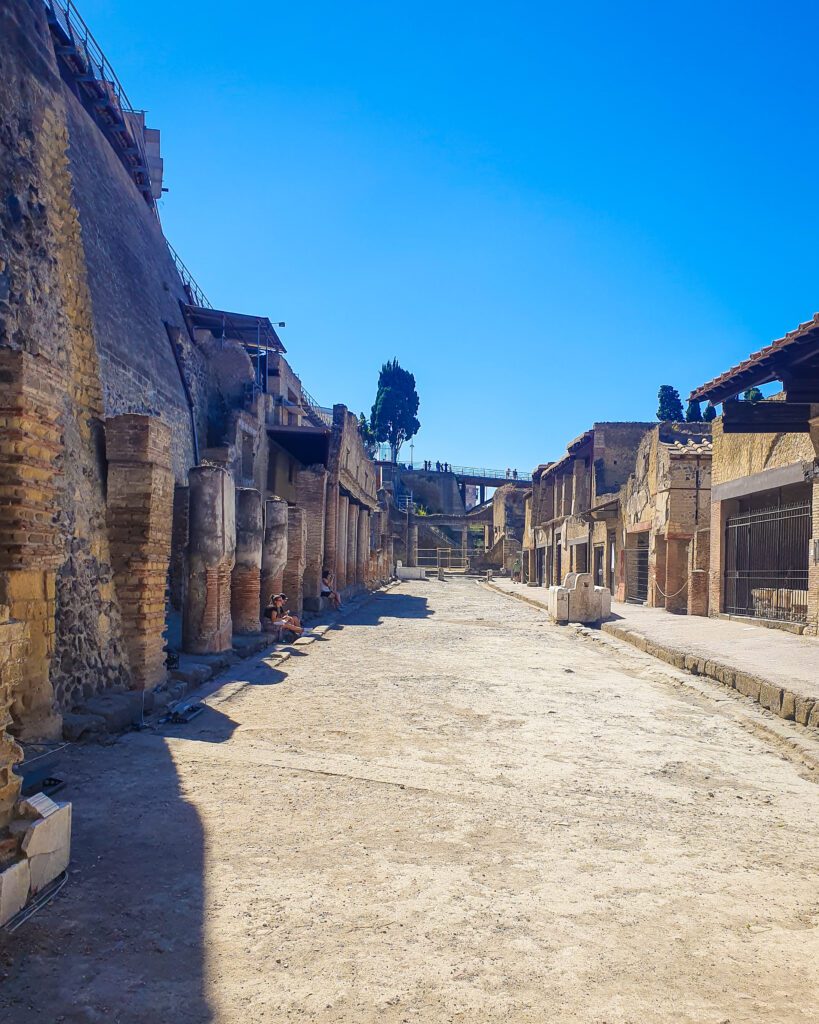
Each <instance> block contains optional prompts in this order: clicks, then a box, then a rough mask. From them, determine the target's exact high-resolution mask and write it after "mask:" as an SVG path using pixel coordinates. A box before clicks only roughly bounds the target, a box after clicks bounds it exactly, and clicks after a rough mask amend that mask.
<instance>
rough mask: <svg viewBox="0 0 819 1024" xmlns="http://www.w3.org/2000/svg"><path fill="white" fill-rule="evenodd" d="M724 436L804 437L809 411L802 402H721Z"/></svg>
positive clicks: (807, 429)
mask: <svg viewBox="0 0 819 1024" xmlns="http://www.w3.org/2000/svg"><path fill="white" fill-rule="evenodd" d="M722 408H723V417H722V430H723V433H725V434H807V433H808V432H809V430H810V423H809V421H810V413H811V407H810V405H809V404H808V403H805V402H725V403H724V404H723V407H722Z"/></svg>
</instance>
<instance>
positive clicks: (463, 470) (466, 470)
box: [382, 460, 532, 483]
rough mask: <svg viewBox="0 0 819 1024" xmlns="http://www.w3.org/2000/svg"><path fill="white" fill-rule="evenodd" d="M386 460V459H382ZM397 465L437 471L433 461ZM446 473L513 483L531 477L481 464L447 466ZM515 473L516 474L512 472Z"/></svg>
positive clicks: (515, 471) (515, 470) (517, 471)
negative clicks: (427, 464) (430, 465)
mask: <svg viewBox="0 0 819 1024" xmlns="http://www.w3.org/2000/svg"><path fill="white" fill-rule="evenodd" d="M382 461H386V460H382ZM397 465H398V466H399V468H401V469H412V470H413V471H415V470H419V471H420V472H422V473H423V472H427V473H437V472H443V471H442V470H441V471H439V470H438V469H436V467H435V463H434V462H433V463H432V468H431V469H427V467H426V466H425V465H424V463H423V462H413V463H409V462H401V461H400V460H399V461H398V463H397ZM447 472H448V473H452V474H453V475H454V476H480V477H484V478H486V479H490V480H498V481H500V482H501V483H507V482H508V483H515V482H516V481H517V482H519V481H521V480H523V481H527V480H531V479H532V474H531V473H522V472H521V471H520V470H518V469H510V470H509V476H507V475H506V470H505V469H487V468H486V467H483V466H451V465H450V466H449V468H448V469H447ZM515 473H517V476H515V475H514V474H515Z"/></svg>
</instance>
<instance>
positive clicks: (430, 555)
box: [418, 548, 469, 572]
mask: <svg viewBox="0 0 819 1024" xmlns="http://www.w3.org/2000/svg"><path fill="white" fill-rule="evenodd" d="M418 565H419V566H420V567H421V568H422V569H450V570H452V571H454V572H465V571H466V570H467V569H468V568H469V556H468V555H467V554H465V553H464V551H463V550H462V549H460V548H454V549H453V548H418Z"/></svg>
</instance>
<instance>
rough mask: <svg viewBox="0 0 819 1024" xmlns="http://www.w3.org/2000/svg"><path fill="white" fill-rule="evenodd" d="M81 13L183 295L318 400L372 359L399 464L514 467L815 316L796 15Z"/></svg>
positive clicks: (506, 9) (640, 410)
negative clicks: (276, 348)
mask: <svg viewBox="0 0 819 1024" xmlns="http://www.w3.org/2000/svg"><path fill="white" fill-rule="evenodd" d="M80 9H81V12H82V13H83V14H84V16H85V17H86V20H87V21H88V22H89V24H90V26H91V28H92V31H94V33H95V34H96V35H97V37H98V39H99V40H100V42H101V43H102V46H103V49H104V50H105V51H106V53H107V54H108V56H109V58H110V60H111V61H112V63H113V65H114V67H115V68H116V69H117V71H118V73H119V75H120V78H121V79H122V80H123V83H124V85H125V88H126V90H127V91H128V93H129V95H130V97H131V100H132V101H133V102H134V103H135V105H137V106H144V107H145V108H147V110H148V111H149V123H150V124H151V125H152V126H154V127H158V128H160V129H161V131H162V141H163V152H164V157H165V172H166V181H165V183H166V185H167V186H168V187H169V188H170V192H169V193H168V195H167V197H166V198H165V200H164V201H163V203H162V221H163V224H164V226H165V231H166V233H167V235H168V236H169V238H170V239H171V241H172V243H173V244H174V246H175V247H176V248H177V249H178V250H179V252H180V253H181V254H182V256H183V258H184V259H185V261H186V262H187V263H188V265H189V266H190V268H191V269H192V271H193V273H194V275H195V276H196V278H197V279H198V280H199V282H200V284H201V285H202V287H203V289H204V290H205V292H206V293H207V295H208V296H209V298H210V299H211V301H212V302H213V303H214V304H215V305H217V306H219V307H222V308H228V309H233V310H238V311H242V312H248V313H260V314H266V315H269V316H270V317H271V318H272V319H274V320H279V319H282V320H286V321H287V324H288V326H287V329H286V330H285V331H284V332H283V336H284V339H285V343H286V345H287V348H288V352H289V357H290V359H291V361H292V363H293V365H294V367H295V368H296V370H297V371H298V372H299V373H300V374H301V375H302V377H303V379H304V381H305V384H306V385H307V387H308V388H309V390H310V391H312V392H313V393H314V394H315V396H316V397H317V398H318V399H319V400H320V401H321V402H322V403H324V404H332V403H333V402H335V401H343V402H345V403H346V404H348V405H349V406H350V407H351V408H353V409H355V410H356V411H359V410H360V409H365V410H367V411H369V408H370V405H371V404H372V401H373V398H374V390H375V381H376V376H377V372H378V368H379V366H380V364H381V363H382V362H383V361H384V360H385V359H387V358H390V357H392V356H397V357H398V358H399V360H400V361H401V363H402V364H403V365H404V366H406V367H407V368H408V369H410V370H412V371H413V372H414V373H415V375H416V378H417V381H418V389H419V393H420V396H421V410H420V419H421V422H422V429H421V433H420V435H419V436H418V438H416V447H415V457H416V459H423V458H431V459H433V460H435V459H441V460H444V459H446V460H448V461H450V462H453V463H480V464H483V465H498V466H501V467H505V466H507V465H515V464H517V465H518V466H520V467H521V468H531V467H532V466H534V465H536V464H537V463H538V462H542V461H545V460H547V459H549V458H554V457H556V456H557V455H558V454H559V453H560V452H561V451H562V450H563V448H564V445H565V443H566V441H567V440H569V439H571V438H572V437H574V436H575V435H576V434H578V433H580V432H581V431H582V430H583V429H584V428H585V427H587V426H588V425H589V424H590V423H591V422H592V421H594V420H606V419H641V418H645V419H651V418H653V416H654V413H655V411H656V405H657V402H656V393H657V388H658V386H659V384H661V383H671V384H674V385H675V386H677V387H678V388H679V389H680V391H681V392H683V393H684V394H685V393H687V391H688V389H689V388H690V387H692V386H694V385H696V384H699V383H701V382H702V381H704V380H707V379H708V378H710V377H711V376H713V375H715V374H716V373H718V372H720V371H722V370H724V369H726V368H727V367H728V366H729V365H731V364H732V363H734V362H737V361H739V360H740V359H742V358H744V357H745V356H746V355H747V354H748V353H749V352H750V351H752V350H754V349H756V348H759V347H761V346H762V345H764V344H767V343H768V342H769V341H771V340H772V339H773V338H776V337H779V336H781V335H782V334H783V333H785V332H786V331H788V330H791V329H792V328H794V327H795V326H796V325H797V324H798V323H799V322H800V321H802V320H805V319H807V318H809V317H810V316H812V314H813V313H814V311H815V310H817V309H818V308H819V296H818V295H817V247H816V241H815V239H816V237H817V226H819V225H817V220H818V219H819V213H818V210H817V175H819V154H818V153H817V150H818V149H819V139H818V138H817V133H816V117H817V109H819V104H818V103H817V90H818V89H819V86H817V81H819V80H818V79H817V76H816V73H815V70H814V69H813V67H812V64H813V63H814V62H813V61H812V60H811V57H810V44H811V41H812V40H813V39H814V38H815V36H816V32H817V29H819V8H817V7H816V6H815V5H813V4H808V3H804V4H795V3H788V2H784V3H776V4H774V3H767V4H756V3H753V2H750V3H747V2H746V3H717V4H715V3H713V2H710V3H701V2H693V3H692V2H687V3H685V4H682V3H681V4H677V5H669V4H658V3H656V2H652V3H629V2H626V3H623V4H612V3H611V2H606V3H600V2H590V3H584V4H566V3H561V4H552V3H544V4H536V3H533V2H529V3H525V4H520V3H514V2H512V3H509V2H507V3H500V4H499V3H496V2H495V3H485V2H477V3H476V2H471V3H468V4H467V3H456V2H452V3H443V4H442V3H440V0H439V2H438V3H435V4H431V3H426V2H423V0H416V2H415V3H412V4H400V5H399V4H394V3H384V2H383V0H382V2H378V3H369V2H366V3H364V2H358V3H352V4H350V3H340V2H335V3H325V2H314V3H309V2H308V3H301V4H283V3H282V4H277V3H271V2H265V3H258V2H255V0H248V2H245V3H236V4H216V3H209V2H197V3H195V4H194V3H192V2H189V0H175V2H174V3H168V0H161V2H160V0H142V2H141V3H139V4H134V3H122V2H120V3H111V2H110V0H82V3H81V8H80ZM406 456H407V457H408V456H409V451H408V450H407V451H406Z"/></svg>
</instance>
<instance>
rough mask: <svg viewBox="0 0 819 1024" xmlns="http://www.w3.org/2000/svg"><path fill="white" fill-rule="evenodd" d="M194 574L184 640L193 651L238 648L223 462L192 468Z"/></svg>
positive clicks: (232, 513)
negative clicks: (232, 602)
mask: <svg viewBox="0 0 819 1024" xmlns="http://www.w3.org/2000/svg"><path fill="white" fill-rule="evenodd" d="M189 476H190V544H189V565H190V569H189V572H190V575H189V578H188V588H187V593H186V595H185V614H184V616H183V618H182V641H183V645H184V648H185V650H186V651H190V652H191V653H193V654H218V653H220V652H221V651H229V650H230V649H231V647H232V646H233V623H232V621H231V616H230V583H231V572H232V570H233V562H234V559H235V555H236V498H235V493H234V487H233V480H232V478H231V477H230V476H229V474H228V473H227V472H226V471H225V470H224V469H221V468H220V467H218V466H196V467H194V469H192V470H191V471H190V474H189Z"/></svg>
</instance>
